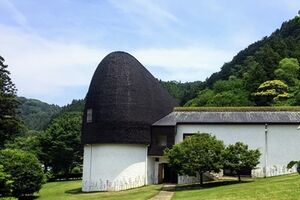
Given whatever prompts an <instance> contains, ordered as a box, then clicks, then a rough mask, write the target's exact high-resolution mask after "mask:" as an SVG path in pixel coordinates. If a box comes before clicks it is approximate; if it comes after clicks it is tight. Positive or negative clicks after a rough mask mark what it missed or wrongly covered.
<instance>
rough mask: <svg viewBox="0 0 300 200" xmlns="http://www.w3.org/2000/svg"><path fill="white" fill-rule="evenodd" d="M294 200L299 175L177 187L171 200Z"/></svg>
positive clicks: (299, 186) (298, 195) (297, 196)
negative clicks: (203, 185)
mask: <svg viewBox="0 0 300 200" xmlns="http://www.w3.org/2000/svg"><path fill="white" fill-rule="evenodd" d="M176 199H184V200H196V199H197V200H201V199H205V200H211V199H224V200H250V199H251V200H254V199H259V200H266V199H268V200H279V199H282V200H296V199H300V175H298V174H292V175H287V176H278V177H271V178H266V179H263V178H260V179H253V180H246V181H244V182H243V183H237V182H236V181H225V182H223V183H214V184H208V185H206V186H205V187H203V188H200V186H199V185H189V186H178V187H177V188H176V192H175V194H174V196H173V198H172V200H176Z"/></svg>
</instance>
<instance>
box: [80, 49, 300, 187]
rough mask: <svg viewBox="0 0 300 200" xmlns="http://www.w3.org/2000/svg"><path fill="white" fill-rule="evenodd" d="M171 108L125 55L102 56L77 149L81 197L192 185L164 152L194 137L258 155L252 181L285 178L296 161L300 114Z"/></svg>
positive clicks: (152, 81) (147, 76)
mask: <svg viewBox="0 0 300 200" xmlns="http://www.w3.org/2000/svg"><path fill="white" fill-rule="evenodd" d="M176 106H177V103H176V101H175V100H174V99H172V97H171V96H170V95H169V94H168V92H167V91H166V90H164V89H163V88H162V87H161V86H160V84H159V82H158V80H157V79H155V78H154V77H153V76H152V75H151V74H150V73H149V72H148V71H147V69H146V68H145V67H143V66H142V64H141V63H139V62H138V61H137V60H136V59H135V58H134V57H133V56H131V55H129V54H127V53H125V52H113V53H111V54H109V55H107V56H106V57H105V58H104V59H103V60H102V61H101V63H100V64H99V66H98V67H97V69H96V71H95V73H94V76H93V78H92V81H91V84H90V87H89V91H88V93H87V96H86V105H85V109H84V117H83V127H82V142H83V144H84V163H83V186H82V189H83V191H85V192H89V191H107V190H124V189H129V188H134V187H139V186H142V185H146V184H153V183H161V182H176V183H177V182H178V183H192V182H195V181H196V178H195V177H186V176H178V175H177V174H176V170H175V169H172V168H170V167H169V166H168V164H167V163H168V162H167V160H166V159H165V158H164V157H163V150H164V149H165V148H166V147H171V146H172V145H173V144H176V143H178V142H180V141H182V140H183V139H184V137H185V136H187V135H191V134H195V133H197V132H208V133H211V134H213V135H216V137H217V138H218V139H221V140H223V141H224V142H225V144H232V143H235V142H237V141H241V142H244V143H246V144H248V145H249V147H250V148H259V150H260V151H261V152H262V156H261V160H260V164H259V166H258V168H257V169H255V170H253V171H252V172H251V173H252V175H253V176H274V175H280V174H285V173H291V172H293V171H294V170H295V169H291V170H288V169H287V168H286V165H287V163H289V162H290V161H291V160H299V158H300V145H299V144H300V131H298V130H297V127H298V125H299V122H300V112H299V109H296V108H292V109H281V110H280V109H279V110H274V109H270V108H264V110H262V109H259V108H255V109H254V108H252V109H250V108H244V109H239V110H238V109H234V108H231V109H223V110H214V109H203V108H202V109H201V108H198V109H194V110H190V109H189V110H184V109H182V108H177V109H175V110H174V107H176Z"/></svg>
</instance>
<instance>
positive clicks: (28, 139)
mask: <svg viewBox="0 0 300 200" xmlns="http://www.w3.org/2000/svg"><path fill="white" fill-rule="evenodd" d="M41 134H42V133H41V132H37V131H28V132H27V133H26V134H24V135H21V136H18V137H16V138H15V139H14V140H11V141H9V142H8V143H6V144H5V148H8V149H20V150H23V151H27V152H30V153H33V154H34V155H35V156H36V157H37V158H40V156H41V146H40V135H41Z"/></svg>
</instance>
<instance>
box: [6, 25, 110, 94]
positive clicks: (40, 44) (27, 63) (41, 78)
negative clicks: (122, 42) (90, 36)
mask: <svg viewBox="0 0 300 200" xmlns="http://www.w3.org/2000/svg"><path fill="white" fill-rule="evenodd" d="M0 43H1V51H2V52H0V54H1V55H2V56H3V57H4V58H5V59H6V64H8V65H9V70H10V71H11V74H12V78H13V81H14V82H15V83H16V85H17V88H18V89H19V91H20V93H21V95H28V96H36V95H49V96H51V95H52V96H55V95H57V94H56V93H57V92H62V91H61V89H62V88H64V87H76V86H84V85H88V84H89V81H90V79H91V76H92V73H93V72H94V70H95V68H96V66H97V64H98V62H99V61H100V60H101V59H102V58H103V57H104V56H105V55H106V54H107V51H105V50H103V49H93V48H90V47H87V46H84V45H81V44H64V43H58V42H56V41H52V40H46V39H44V38H41V37H39V36H38V35H35V34H32V33H26V32H22V31H21V30H20V29H15V28H9V27H6V26H0ZM71 99H72V98H71Z"/></svg>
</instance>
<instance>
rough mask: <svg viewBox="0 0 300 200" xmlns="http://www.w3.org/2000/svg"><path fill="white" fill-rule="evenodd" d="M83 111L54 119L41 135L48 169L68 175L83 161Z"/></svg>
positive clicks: (68, 113)
mask: <svg viewBox="0 0 300 200" xmlns="http://www.w3.org/2000/svg"><path fill="white" fill-rule="evenodd" d="M81 121H82V113H79V112H66V113H63V114H61V115H60V116H59V117H57V118H55V119H53V120H52V122H51V124H50V125H49V126H48V128H47V129H46V130H45V132H44V133H43V134H42V135H41V138H40V146H41V156H40V159H41V161H42V162H43V164H44V166H45V168H46V170H51V171H52V172H53V173H54V174H64V175H66V176H67V175H68V174H69V173H70V172H71V170H72V168H73V167H75V166H78V165H81V163H82V152H83V147H82V145H81V142H80V135H81Z"/></svg>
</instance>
